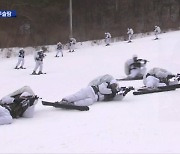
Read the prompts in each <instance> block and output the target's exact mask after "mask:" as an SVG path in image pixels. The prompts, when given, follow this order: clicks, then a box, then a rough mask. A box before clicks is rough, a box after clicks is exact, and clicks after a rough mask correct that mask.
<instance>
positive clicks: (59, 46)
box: [55, 42, 63, 57]
mask: <svg viewBox="0 0 180 154" xmlns="http://www.w3.org/2000/svg"><path fill="white" fill-rule="evenodd" d="M62 47H63V46H62V44H61V42H59V43H57V47H56V50H57V52H56V56H55V57H59V53H61V57H63V51H62Z"/></svg>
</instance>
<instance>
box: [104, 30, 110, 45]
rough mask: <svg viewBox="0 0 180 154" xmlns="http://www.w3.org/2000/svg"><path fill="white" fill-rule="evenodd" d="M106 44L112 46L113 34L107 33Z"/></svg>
mask: <svg viewBox="0 0 180 154" xmlns="http://www.w3.org/2000/svg"><path fill="white" fill-rule="evenodd" d="M105 43H106V46H108V45H110V43H111V34H110V33H109V32H107V33H105Z"/></svg>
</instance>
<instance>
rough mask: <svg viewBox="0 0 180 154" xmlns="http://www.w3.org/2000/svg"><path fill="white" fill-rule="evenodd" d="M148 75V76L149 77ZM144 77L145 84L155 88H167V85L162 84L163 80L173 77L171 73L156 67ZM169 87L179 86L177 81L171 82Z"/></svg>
mask: <svg viewBox="0 0 180 154" xmlns="http://www.w3.org/2000/svg"><path fill="white" fill-rule="evenodd" d="M147 74H148V75H147ZM147 74H146V75H144V77H143V83H144V85H145V86H146V87H149V88H155V87H160V86H166V85H167V84H166V83H164V82H161V80H162V79H166V78H167V76H168V75H173V74H172V73H171V72H169V71H167V70H165V69H162V68H158V67H155V68H153V69H151V70H149V71H148V72H147ZM168 84H169V85H173V84H178V80H177V79H173V80H169V83H168Z"/></svg>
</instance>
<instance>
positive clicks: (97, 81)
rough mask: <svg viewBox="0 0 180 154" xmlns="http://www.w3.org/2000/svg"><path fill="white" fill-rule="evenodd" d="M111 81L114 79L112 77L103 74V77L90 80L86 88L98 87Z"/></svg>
mask: <svg viewBox="0 0 180 154" xmlns="http://www.w3.org/2000/svg"><path fill="white" fill-rule="evenodd" d="M113 80H115V78H114V77H113V76H112V75H109V74H105V75H101V76H98V77H96V78H95V79H94V80H92V81H91V82H90V83H89V84H88V86H98V85H100V84H102V83H103V82H109V83H110V82H111V81H113ZM117 84H118V83H117Z"/></svg>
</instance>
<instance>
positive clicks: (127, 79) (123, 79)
mask: <svg viewBox="0 0 180 154" xmlns="http://www.w3.org/2000/svg"><path fill="white" fill-rule="evenodd" d="M142 79H143V77H136V78H129V77H126V78H122V79H116V80H117V81H131V80H142Z"/></svg>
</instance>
